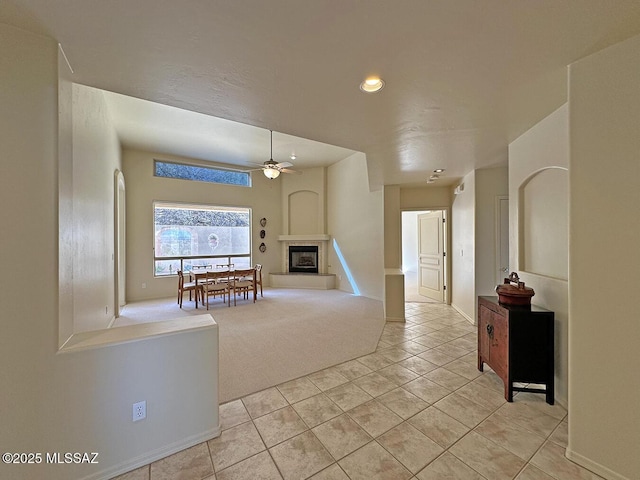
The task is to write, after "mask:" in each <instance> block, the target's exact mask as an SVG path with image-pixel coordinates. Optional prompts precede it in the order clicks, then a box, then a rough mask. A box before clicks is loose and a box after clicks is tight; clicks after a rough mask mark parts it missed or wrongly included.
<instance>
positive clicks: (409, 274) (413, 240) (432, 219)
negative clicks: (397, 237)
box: [402, 209, 448, 303]
mask: <svg viewBox="0 0 640 480" xmlns="http://www.w3.org/2000/svg"><path fill="white" fill-rule="evenodd" d="M446 216H447V212H446V210H442V209H439V210H419V211H403V212H402V271H403V273H404V281H405V301H407V302H420V303H426V302H432V303H433V302H436V303H448V295H447V293H448V292H447V291H446V288H447V281H448V269H447V263H446V245H447V232H446V230H447V229H446Z"/></svg>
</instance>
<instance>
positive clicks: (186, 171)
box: [153, 160, 251, 187]
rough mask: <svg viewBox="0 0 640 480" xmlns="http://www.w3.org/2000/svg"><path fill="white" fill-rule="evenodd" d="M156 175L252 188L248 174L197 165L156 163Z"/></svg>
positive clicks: (158, 161)
mask: <svg viewBox="0 0 640 480" xmlns="http://www.w3.org/2000/svg"><path fill="white" fill-rule="evenodd" d="M153 168H154V175H155V176H156V177H165V178H179V179H182V180H195V181H198V182H210V183H224V184H227V185H241V186H244V187H249V186H251V183H250V182H251V177H250V176H249V173H247V172H240V171H237V170H226V169H223V168H214V167H204V166H197V165H185V164H182V163H172V162H163V161H160V160H156V161H155V162H154V167H153Z"/></svg>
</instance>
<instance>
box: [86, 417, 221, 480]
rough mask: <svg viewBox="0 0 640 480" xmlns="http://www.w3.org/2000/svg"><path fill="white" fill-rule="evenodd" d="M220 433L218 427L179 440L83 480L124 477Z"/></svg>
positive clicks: (104, 479) (106, 479)
mask: <svg viewBox="0 0 640 480" xmlns="http://www.w3.org/2000/svg"><path fill="white" fill-rule="evenodd" d="M220 433H221V429H220V426H219V425H218V426H217V427H216V428H213V429H211V430H207V431H206V432H202V433H200V434H197V435H193V436H191V437H187V438H184V439H182V440H178V441H177V442H173V443H171V444H169V445H166V446H164V447H161V448H158V449H156V450H153V451H151V452H147V453H144V454H142V455H138V456H137V457H134V458H132V459H129V460H127V461H125V462H122V463H119V464H118V465H114V466H113V467H109V468H106V469H104V470H100V471H99V472H95V473H92V474H91V475H88V476H86V477H83V478H82V480H108V479H110V478H113V477H116V476H118V475H122V474H123V473H127V472H130V471H132V470H135V469H136V468H140V467H144V466H145V465H149V464H150V463H152V462H155V461H157V460H160V459H162V458H165V457H168V456H169V455H173V454H174V453H178V452H180V451H182V450H185V449H187V448H190V447H193V446H195V445H198V444H200V443H202V442H206V441H207V440H211V439H212V438H216V437H218V436H220Z"/></svg>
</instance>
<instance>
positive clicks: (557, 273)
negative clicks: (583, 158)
mask: <svg viewBox="0 0 640 480" xmlns="http://www.w3.org/2000/svg"><path fill="white" fill-rule="evenodd" d="M518 203H519V208H518V210H519V212H520V215H519V217H518V218H519V224H518V230H519V235H518V238H519V249H518V251H519V257H520V258H519V265H520V269H521V270H523V271H525V272H529V273H535V274H538V275H544V276H547V277H551V278H558V279H562V280H567V279H568V270H569V262H568V259H569V233H568V232H569V228H568V222H569V174H568V170H567V169H566V168H563V167H548V168H544V169H541V170H538V171H536V172H534V173H533V174H532V175H530V176H529V177H528V178H527V179H525V181H524V182H522V184H521V185H520V187H519V189H518Z"/></svg>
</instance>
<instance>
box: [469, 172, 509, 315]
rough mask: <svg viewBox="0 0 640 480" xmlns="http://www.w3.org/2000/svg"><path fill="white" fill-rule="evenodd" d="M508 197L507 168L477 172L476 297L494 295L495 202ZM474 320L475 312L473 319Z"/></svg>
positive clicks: (495, 281)
mask: <svg viewBox="0 0 640 480" xmlns="http://www.w3.org/2000/svg"><path fill="white" fill-rule="evenodd" d="M508 194H509V169H508V168H507V167H501V168H486V169H480V170H476V207H475V210H476V214H475V219H476V226H475V236H476V245H475V249H476V253H475V259H476V266H475V284H476V285H475V290H476V296H478V295H495V294H496V292H495V288H496V283H497V279H496V270H497V269H496V256H497V255H496V242H497V238H496V234H497V225H496V222H497V221H498V216H497V210H496V208H497V205H496V202H497V198H498V197H499V196H506V195H508ZM476 310H477V302H476ZM476 317H477V312H476V316H474V319H476Z"/></svg>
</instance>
